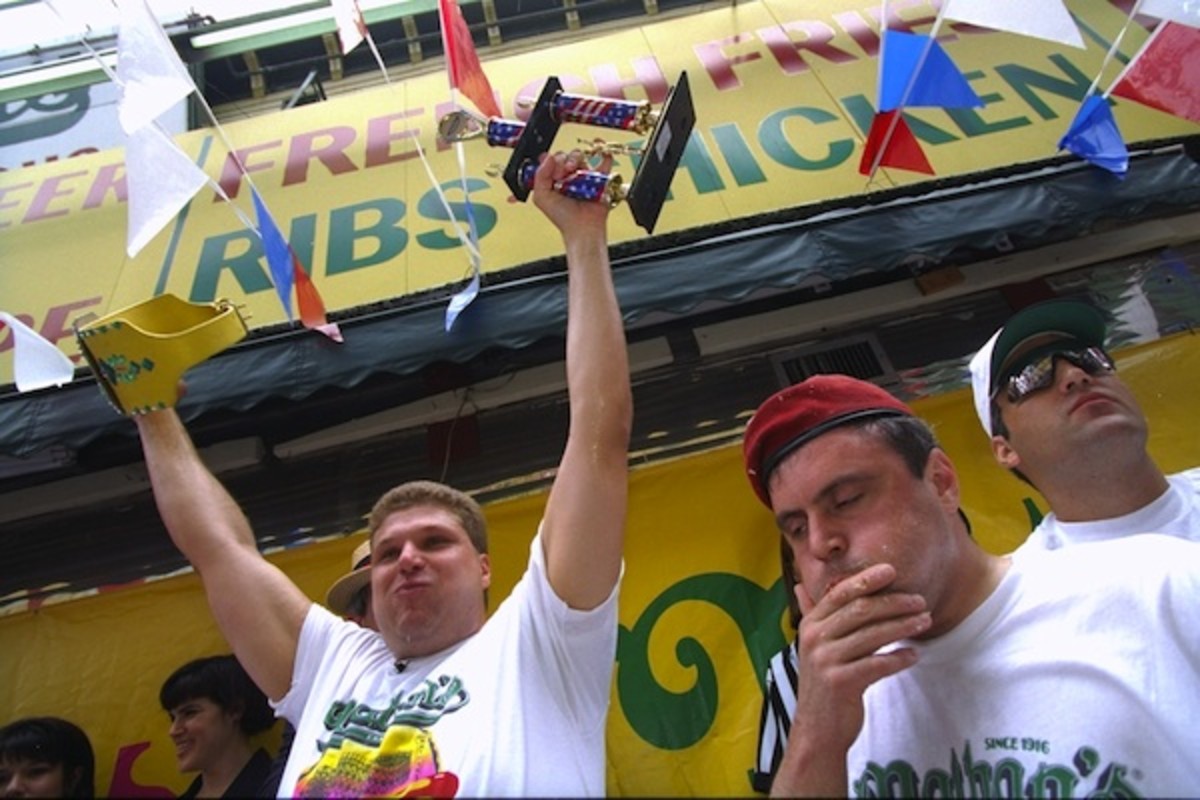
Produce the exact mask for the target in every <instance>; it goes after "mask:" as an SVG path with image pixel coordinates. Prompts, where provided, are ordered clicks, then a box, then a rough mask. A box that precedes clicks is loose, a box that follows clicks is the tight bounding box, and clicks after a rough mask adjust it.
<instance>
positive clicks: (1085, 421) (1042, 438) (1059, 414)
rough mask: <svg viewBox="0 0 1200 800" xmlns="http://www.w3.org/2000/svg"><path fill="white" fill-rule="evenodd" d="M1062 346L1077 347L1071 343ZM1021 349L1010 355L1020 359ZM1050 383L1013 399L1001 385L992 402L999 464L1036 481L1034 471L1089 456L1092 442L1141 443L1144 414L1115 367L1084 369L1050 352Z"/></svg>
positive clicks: (1108, 444) (1106, 445)
mask: <svg viewBox="0 0 1200 800" xmlns="http://www.w3.org/2000/svg"><path fill="white" fill-rule="evenodd" d="M1062 347H1063V348H1064V349H1077V348H1078V347H1079V345H1076V344H1073V343H1066V342H1064V343H1063V344H1062ZM1028 360H1029V358H1028V356H1027V355H1026V354H1022V353H1019V352H1018V353H1017V354H1016V355H1015V357H1014V358H1012V359H1010V361H1011V362H1012V363H1014V364H1017V365H1021V364H1022V362H1026V361H1028ZM1053 363H1054V366H1053V380H1052V381H1051V383H1050V385H1049V386H1046V387H1045V388H1042V389H1037V390H1035V391H1032V392H1030V393H1029V394H1027V395H1026V396H1024V397H1023V398H1021V399H1019V400H1017V401H1015V402H1014V401H1013V400H1011V399H1010V398H1009V396H1008V393H1007V392H1006V391H1004V389H1003V388H1002V389H1001V391H1000V392H999V394H998V395H997V397H996V404H997V406H998V407H999V409H1000V415H1001V418H1002V419H1003V422H1004V425H1005V427H1007V429H1008V437H1007V438H1003V437H994V438H993V441H992V447H993V451H994V453H995V455H996V459H997V460H998V461H1000V463H1001V464H1003V465H1004V466H1006V467H1008V468H1010V469H1013V468H1016V469H1020V470H1021V471H1022V472H1023V473H1025V474H1026V475H1028V476H1029V477H1030V480H1032V481H1034V483H1037V479H1038V476H1039V475H1045V474H1047V471H1048V470H1054V469H1062V468H1063V466H1064V465H1070V464H1071V463H1072V459H1078V458H1084V457H1090V456H1089V455H1088V454H1089V453H1092V452H1095V448H1096V447H1097V446H1100V447H1103V448H1105V449H1106V450H1108V448H1111V447H1114V446H1117V445H1120V444H1127V445H1128V446H1131V447H1136V448H1139V449H1143V450H1144V449H1145V446H1146V439H1147V436H1148V431H1147V425H1146V418H1145V415H1144V414H1143V413H1142V409H1141V407H1140V406H1138V403H1137V400H1136V399H1135V398H1134V396H1133V393H1132V392H1131V391H1130V390H1129V387H1127V386H1126V385H1125V383H1124V382H1123V381H1122V380H1121V379H1120V378H1119V377H1117V374H1116V373H1115V372H1110V371H1105V370H1100V371H1095V370H1093V371H1095V374H1089V370H1088V369H1085V368H1084V367H1083V366H1080V365H1077V364H1074V363H1072V362H1071V361H1070V360H1067V359H1065V358H1054V360H1053Z"/></svg>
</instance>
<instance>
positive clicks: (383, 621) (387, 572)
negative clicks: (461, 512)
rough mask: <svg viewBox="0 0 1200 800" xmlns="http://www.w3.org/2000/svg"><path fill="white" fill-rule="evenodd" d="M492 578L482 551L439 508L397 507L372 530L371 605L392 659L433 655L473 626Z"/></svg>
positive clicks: (467, 633) (475, 628) (479, 621)
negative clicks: (397, 508) (392, 655)
mask: <svg viewBox="0 0 1200 800" xmlns="http://www.w3.org/2000/svg"><path fill="white" fill-rule="evenodd" d="M490 583H491V565H490V562H489V561H488V557H487V556H486V555H484V554H481V553H479V552H477V551H476V550H475V547H474V545H472V544H471V540H470V538H469V537H468V536H467V533H466V531H465V530H464V529H463V527H462V524H461V523H460V522H459V520H458V518H457V517H456V516H454V514H452V513H451V512H449V511H447V510H445V509H442V508H439V507H437V506H427V505H426V506H414V507H412V508H407V509H404V510H402V511H395V512H393V513H392V514H390V515H388V517H387V518H386V519H385V520H384V521H383V524H382V525H380V526H379V529H378V530H377V531H376V532H375V537H374V539H373V540H372V545H371V591H372V598H371V600H372V602H371V609H372V611H373V613H374V616H375V620H376V622H377V624H378V626H379V632H380V633H382V634H383V637H384V640H385V641H386V642H387V643H388V647H389V648H391V650H392V652H393V653H395V655H396V656H397V657H416V656H423V655H429V654H432V653H436V652H438V651H440V650H443V649H445V648H447V647H449V646H450V645H453V644H455V643H457V642H459V641H462V640H463V639H465V638H466V637H467V636H470V635H471V634H473V633H475V632H476V631H478V630H479V628H480V627H481V626H482V625H483V622H484V620H485V619H486V615H487V609H486V607H485V604H484V598H483V592H484V589H486V588H487V587H488V586H489V585H490Z"/></svg>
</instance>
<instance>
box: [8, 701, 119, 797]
mask: <svg viewBox="0 0 1200 800" xmlns="http://www.w3.org/2000/svg"><path fill="white" fill-rule="evenodd" d="M3 761H37V762H42V763H46V764H61V765H62V772H63V796H64V797H83V798H92V797H95V796H96V786H95V784H96V756H95V754H94V753H93V752H92V743H91V741H89V740H88V737H87V734H86V733H84V732H83V730H82V729H81V728H80V727H79V726H78V725H75V724H74V723H72V722H68V721H67V720H65V719H61V718H59V717H26V718H25V719H19V720H16V721H14V722H10V723H9V724H7V725H5V726H4V727H3V728H0V762H3Z"/></svg>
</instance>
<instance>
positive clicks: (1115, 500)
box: [970, 299, 1200, 552]
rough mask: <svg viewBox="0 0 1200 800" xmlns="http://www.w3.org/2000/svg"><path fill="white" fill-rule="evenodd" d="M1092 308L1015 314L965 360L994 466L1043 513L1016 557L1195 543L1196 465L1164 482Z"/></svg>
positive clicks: (1070, 303) (1199, 518)
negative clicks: (1030, 493) (1043, 505)
mask: <svg viewBox="0 0 1200 800" xmlns="http://www.w3.org/2000/svg"><path fill="white" fill-rule="evenodd" d="M1105 329H1106V325H1105V319H1104V316H1103V314H1102V313H1101V312H1100V310H1099V309H1097V308H1096V307H1095V306H1092V305H1090V304H1088V303H1084V302H1082V301H1079V300H1071V299H1057V300H1049V301H1045V302H1042V303H1037V304H1035V305H1032V306H1028V307H1027V308H1024V309H1022V310H1021V311H1018V312H1017V313H1016V314H1014V315H1013V317H1012V318H1011V319H1009V321H1008V322H1007V323H1005V325H1004V327H1002V328H1001V329H1000V330H998V331H996V333H995V334H993V336H992V338H991V339H989V340H988V341H987V343H986V344H985V345H984V346H983V347H982V348H981V349H980V350H979V352H978V353H976V354H975V356H974V357H973V358H972V359H971V365H970V366H971V388H972V392H973V394H974V401H975V411H976V413H977V414H978V416H979V422H980V424H981V425H983V429H984V431H985V432H987V434H988V436H989V437H990V438H991V446H992V453H993V455H994V456H995V457H996V461H997V462H998V463H999V464H1000V465H1001V466H1003V467H1006V468H1008V469H1010V470H1012V472H1013V474H1015V475H1016V476H1017V477H1018V478H1021V479H1022V480H1024V481H1026V482H1028V483H1029V484H1030V485H1031V486H1033V487H1034V488H1035V489H1037V490H1038V491H1039V492H1041V494H1042V496H1043V497H1044V498H1046V502H1047V503H1049V504H1050V513H1049V514H1047V515H1046V517H1045V518H1044V519H1042V521H1041V522H1040V523H1039V524H1038V526H1037V527H1036V528H1035V529H1034V530H1033V532H1032V533H1031V534H1030V535H1029V537H1028V538H1027V539H1026V541H1025V543H1024V544H1023V545H1022V546H1021V548H1020V549H1019V550H1018V552H1027V551H1030V550H1054V549H1057V548H1059V547H1065V546H1068V545H1071V544H1075V543H1082V542H1092V541H1103V540H1105V539H1113V538H1117V537H1121V536H1128V535H1131V534H1135V533H1144V532H1147V531H1153V532H1156V533H1165V534H1169V535H1172V536H1179V537H1182V538H1185V539H1191V540H1200V469H1191V470H1187V471H1185V472H1180V473H1178V474H1175V475H1164V474H1163V471H1162V470H1161V469H1160V468H1159V466H1158V464H1156V463H1155V461H1154V459H1153V458H1152V457H1151V456H1150V454H1149V452H1147V450H1146V444H1147V441H1148V438H1149V425H1148V423H1147V422H1146V416H1145V414H1143V413H1142V409H1141V408H1140V407H1139V405H1138V402H1137V399H1136V398H1135V397H1134V395H1133V392H1132V391H1130V389H1129V387H1128V386H1127V385H1125V383H1124V382H1123V381H1122V380H1121V378H1120V377H1119V376H1118V375H1117V371H1116V365H1115V364H1114V362H1113V360H1112V358H1111V357H1110V356H1109V355H1108V353H1107V352H1106V351H1105V350H1104V340H1105V335H1106V330H1105Z"/></svg>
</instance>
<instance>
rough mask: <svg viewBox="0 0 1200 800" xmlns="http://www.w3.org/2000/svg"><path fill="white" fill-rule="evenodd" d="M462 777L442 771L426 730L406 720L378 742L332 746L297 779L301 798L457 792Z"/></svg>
mask: <svg viewBox="0 0 1200 800" xmlns="http://www.w3.org/2000/svg"><path fill="white" fill-rule="evenodd" d="M457 792H458V776H456V775H454V774H452V773H449V772H439V771H438V763H437V750H436V749H435V747H434V745H433V737H432V736H430V735H429V733H428V732H426V731H423V730H421V729H419V728H413V727H410V726H408V725H397V726H393V727H391V728H389V729H388V731H387V733H386V734H384V736H383V741H382V742H381V743H380V744H379V746H378V747H366V746H363V745H361V744H358V743H356V742H353V741H350V740H349V739H342V740H341V741H340V742H339V743H338V744H337V745H336V746H330V747H327V748H326V749H325V751H324V752H323V753H322V754H321V758H320V760H319V761H317V763H316V764H314V765H313V766H312V767H311V768H310V769H308V770H307V771H306V772H304V773H303V774H302V775H301V776H300V778H299V779H298V780H297V781H296V792H295V794H296V795H297V796H300V797H411V796H420V797H454V795H455V794H456V793H457Z"/></svg>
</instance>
